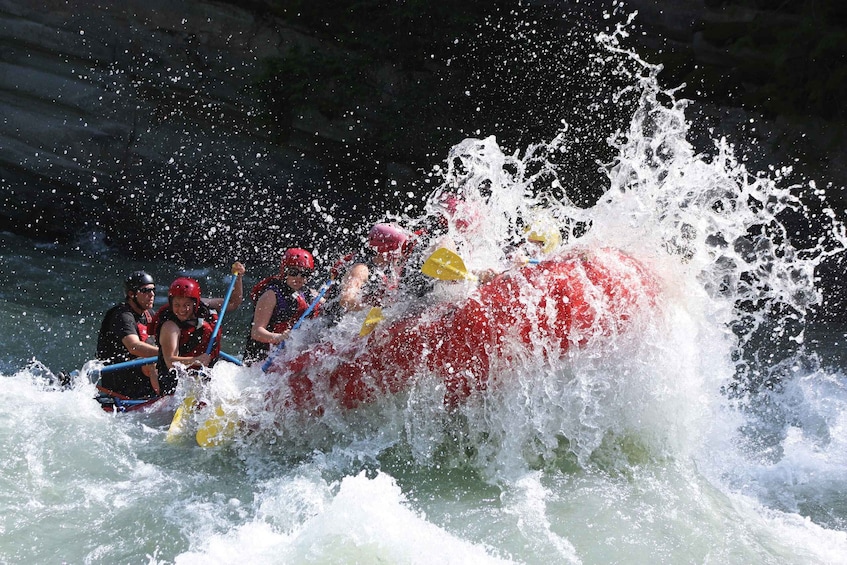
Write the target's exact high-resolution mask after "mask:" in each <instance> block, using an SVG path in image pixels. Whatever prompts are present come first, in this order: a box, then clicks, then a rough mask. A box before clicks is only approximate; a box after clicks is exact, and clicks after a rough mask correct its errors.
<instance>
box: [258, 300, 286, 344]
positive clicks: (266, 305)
mask: <svg viewBox="0 0 847 565" xmlns="http://www.w3.org/2000/svg"><path fill="white" fill-rule="evenodd" d="M274 308H276V293H275V292H274V291H272V290H266V291H265V292H264V293H262V296H260V297H259V300H258V301H257V302H256V310H255V312H253V325H252V326H251V327H250V337H251V338H253V339H255V340H256V341H259V342H262V343H279V342H281V341H283V340H285V339H287V338H288V335H289V334H290V333H291V332H289V331H286V332H283V333H276V332H272V331H268V330H267V326H268V323H269V322H270V321H271V316H272V315H273V311H274Z"/></svg>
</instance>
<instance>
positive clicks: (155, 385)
mask: <svg viewBox="0 0 847 565" xmlns="http://www.w3.org/2000/svg"><path fill="white" fill-rule="evenodd" d="M155 294H156V285H155V284H154V283H153V277H152V276H150V275H149V274H148V273H146V272H144V271H134V272H133V273H131V274H130V275H129V276H128V277H127V279H126V280H125V281H124V301H123V302H121V303H120V304H117V305H115V306H113V307H112V308H110V309H109V311H108V312H106V315H105V316H104V317H103V322H102V324H101V325H100V333H99V334H98V336H97V358H98V359H101V360H102V361H104V363H105V364H106V365H113V364H115V363H120V362H124V361H131V360H132V359H136V358H138V357H155V356H156V354H157V353H158V351H159V349H158V347H156V345H155V344H154V343H153V336H151V335H149V330H148V326H149V324H150V322H151V321H152V319H153V313H152V311H151V308H152V307H153V300H154V297H155ZM148 368H149V369H153V367H152V365H146V366H144V367H143V368H142V367H131V368H127V369H122V370H115V371H110V372H108V373H103V375H102V376H101V380H100V389H101V391H102V392H105V393H106V394H111V395H114V394H118V395H121V396H125V397H127V398H147V397H150V396H156V395H158V394H159V379H158V375H157V374H156V372H155V370H149V371H148V370H147V369H148Z"/></svg>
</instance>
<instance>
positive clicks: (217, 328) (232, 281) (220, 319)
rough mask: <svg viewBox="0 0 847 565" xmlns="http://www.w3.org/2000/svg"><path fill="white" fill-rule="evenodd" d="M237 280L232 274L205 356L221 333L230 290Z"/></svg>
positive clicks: (230, 295)
mask: <svg viewBox="0 0 847 565" xmlns="http://www.w3.org/2000/svg"><path fill="white" fill-rule="evenodd" d="M237 280H238V275H236V274H235V273H233V275H232V278H231V279H230V281H229V288H228V289H227V290H226V295H224V303H223V305H221V312H220V314H218V323H217V324H215V330H214V331H213V332H212V337H211V338H210V339H209V345H207V346H206V354H207V355H208V354H209V353H211V352H212V349H214V347H215V341H216V340H217V339H218V334H219V333H220V331H221V324H222V323H223V321H224V313H225V312H226V307H227V306H229V299H230V298H231V297H232V289H234V288H235V282H236V281H237Z"/></svg>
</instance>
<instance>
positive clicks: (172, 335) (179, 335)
mask: <svg viewBox="0 0 847 565" xmlns="http://www.w3.org/2000/svg"><path fill="white" fill-rule="evenodd" d="M232 272H233V274H235V275H236V276H237V278H236V282H235V287H234V288H233V292H232V297H231V298H230V301H229V304H228V305H227V311H230V310H235V309H236V308H238V306H239V305H240V304H241V300H242V296H241V295H242V293H243V290H242V282H241V279H242V275H244V272H245V269H244V265H242V264H241V263H239V262H238V261H236V262H235V263H233V265H232ZM223 303H224V299H223V298H201V296H200V283H198V282H197V281H196V280H194V279H192V278H189V277H179V278H177V279H176V280H174V282H172V283H171V286H170V288H169V289H168V304H167V305H166V306H165V307H164V308H163V309H161V310H160V311H159V314H158V316H159V320H158V325H157V328H156V333H157V335H156V340H157V341H158V343H159V359H158V361H157V363H156V368H157V370H158V372H159V382H160V385H161V389H162V392H161V393H162V394H170V393H173V391H174V389H175V388H176V374H175V372H174V369H175V364H176V363H180V364H182V365H184V366H185V367H187V368H189V369H200V368H201V367H210V366H212V364H213V363H214V361H216V360H217V357H218V353H219V352H220V340H219V339H218V340H217V343H216V344H215V347H214V349H212V353H211V354H209V353H206V348H207V346H208V345H209V341H210V339H211V337H212V333H213V332H214V329H215V323H216V322H217V318H218V315H217V310H220V308H221V307H222V306H223Z"/></svg>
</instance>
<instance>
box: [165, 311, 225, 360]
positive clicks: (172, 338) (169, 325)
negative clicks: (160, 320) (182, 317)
mask: <svg viewBox="0 0 847 565" xmlns="http://www.w3.org/2000/svg"><path fill="white" fill-rule="evenodd" d="M159 349H161V351H162V358H164V360H165V365H167V367H168V369H173V366H174V363H182V364H183V365H185V366H186V367H200V366H203V367H208V366H209V362H210V361H211V359H212V356H211V355H209V354H208V353H202V354H200V355H197V356H196V357H191V356H185V357H183V356H180V355H179V326H177V325H176V324H175V323H174V322H173V321H171V320H168V321H167V322H165V323H164V324H163V325H162V330H161V331H160V332H159Z"/></svg>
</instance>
